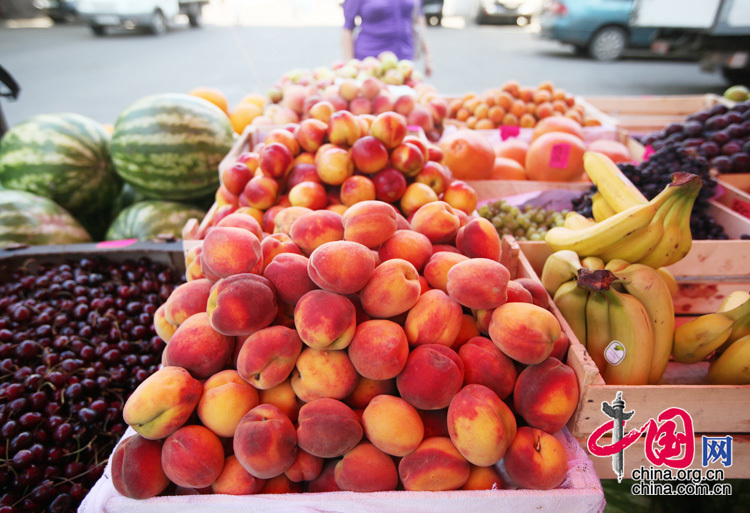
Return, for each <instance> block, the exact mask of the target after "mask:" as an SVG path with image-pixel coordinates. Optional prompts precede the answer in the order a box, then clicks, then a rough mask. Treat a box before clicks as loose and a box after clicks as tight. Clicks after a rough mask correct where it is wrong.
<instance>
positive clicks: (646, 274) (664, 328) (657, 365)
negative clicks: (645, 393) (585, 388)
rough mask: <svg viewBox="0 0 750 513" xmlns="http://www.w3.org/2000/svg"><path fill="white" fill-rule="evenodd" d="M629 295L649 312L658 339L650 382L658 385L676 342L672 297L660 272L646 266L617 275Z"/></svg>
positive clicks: (637, 265)
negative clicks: (674, 340)
mask: <svg viewBox="0 0 750 513" xmlns="http://www.w3.org/2000/svg"><path fill="white" fill-rule="evenodd" d="M614 274H615V276H617V280H618V281H619V282H620V283H622V284H623V285H624V287H625V291H626V292H627V293H628V294H630V295H631V296H633V297H634V298H635V299H637V300H638V301H640V302H641V304H642V305H643V306H644V308H645V309H646V312H648V317H649V320H650V321H651V329H652V331H653V335H654V350H653V357H652V360H651V372H650V374H649V378H648V382H649V383H650V384H656V383H658V382H659V380H660V379H661V377H662V375H663V374H664V370H665V369H666V368H667V363H669V355H670V354H671V353H672V341H673V339H674V304H673V303H672V294H671V292H670V291H669V287H668V286H667V284H666V283H664V280H662V278H661V275H660V274H659V271H657V270H656V269H653V268H651V267H649V266H647V265H643V264H631V265H629V266H628V267H626V268H625V269H623V270H621V271H618V272H615V273H614Z"/></svg>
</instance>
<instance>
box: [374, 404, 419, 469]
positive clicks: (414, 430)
mask: <svg viewBox="0 0 750 513" xmlns="http://www.w3.org/2000/svg"><path fill="white" fill-rule="evenodd" d="M362 425H363V426H364V429H365V434H366V435H367V439H368V440H369V441H370V442H371V443H372V444H373V445H374V446H375V447H377V448H378V449H380V450H381V451H383V452H384V453H386V454H390V455H391V456H399V457H400V456H406V455H407V454H409V453H411V452H413V451H414V450H415V449H416V448H417V447H418V446H419V444H420V443H421V442H422V438H423V437H424V425H423V424H422V419H421V418H420V417H419V413H418V412H417V410H416V409H415V408H414V407H413V406H412V405H411V404H409V403H408V402H406V401H405V400H404V399H402V398H400V397H395V396H392V395H379V396H377V397H374V398H373V399H372V400H371V401H370V404H368V405H367V407H366V408H365V411H364V412H363V413H362Z"/></svg>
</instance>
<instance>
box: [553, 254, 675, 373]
mask: <svg viewBox="0 0 750 513" xmlns="http://www.w3.org/2000/svg"><path fill="white" fill-rule="evenodd" d="M662 276H663V275H662V271H660V270H656V269H654V268H652V267H649V266H647V265H643V264H631V263H629V262H627V261H625V260H621V259H614V260H611V261H609V262H608V263H607V264H606V265H605V264H604V261H603V260H602V259H601V258H599V257H585V258H583V259H579V256H578V255H577V254H576V253H575V252H574V251H572V250H560V251H557V252H555V253H553V254H552V255H551V256H550V257H549V258H547V261H546V262H545V264H544V268H543V270H542V277H541V279H542V284H543V285H544V287H545V288H546V289H547V292H549V293H550V295H552V297H553V300H554V302H555V304H556V305H557V307H558V309H559V310H560V312H561V313H562V314H563V316H564V317H565V320H566V321H568V324H569V325H570V327H571V329H572V330H573V332H574V333H575V335H576V337H577V338H578V340H579V341H580V342H581V343H582V344H583V345H584V346H585V347H586V350H587V351H588V353H589V355H590V356H591V358H592V360H593V361H594V363H596V366H597V367H598V368H599V372H600V374H601V375H602V376H603V378H604V381H605V382H606V383H607V384H611V385H616V384H622V385H645V384H649V383H657V382H658V381H659V380H660V379H661V377H662V375H663V374H664V370H665V369H666V367H667V363H668V362H669V355H670V353H671V352H672V340H673V335H674V305H673V303H672V293H671V291H670V286H669V285H668V284H667V282H665V280H664V279H663V278H662Z"/></svg>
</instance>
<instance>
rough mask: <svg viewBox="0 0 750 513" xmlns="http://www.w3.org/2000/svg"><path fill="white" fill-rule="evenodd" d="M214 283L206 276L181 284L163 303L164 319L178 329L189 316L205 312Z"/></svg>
mask: <svg viewBox="0 0 750 513" xmlns="http://www.w3.org/2000/svg"><path fill="white" fill-rule="evenodd" d="M212 285H213V283H211V282H210V281H209V280H207V279H205V278H204V279H198V280H193V281H190V282H187V283H183V284H182V285H179V286H178V287H177V288H175V289H174V291H173V292H172V293H171V294H170V295H169V297H168V298H167V301H166V302H165V303H164V305H163V307H164V308H163V310H162V311H163V314H164V320H165V321H166V322H167V323H169V324H171V325H172V326H174V329H176V327H177V326H179V325H180V324H182V323H183V322H185V320H187V319H188V317H190V316H192V315H194V314H197V313H200V312H205V311H206V304H207V303H208V295H209V294H210V293H211V286H212ZM160 308H161V307H160ZM174 329H173V330H172V331H174Z"/></svg>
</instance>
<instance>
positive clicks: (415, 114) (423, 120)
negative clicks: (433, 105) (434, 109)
mask: <svg viewBox="0 0 750 513" xmlns="http://www.w3.org/2000/svg"><path fill="white" fill-rule="evenodd" d="M406 122H407V123H408V124H409V126H418V127H420V128H421V129H422V130H424V131H425V132H429V131H431V130H434V129H435V121H434V120H433V119H432V113H431V112H430V109H428V108H427V107H425V106H424V105H415V106H414V109H412V111H411V112H410V113H409V115H408V116H407V117H406Z"/></svg>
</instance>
